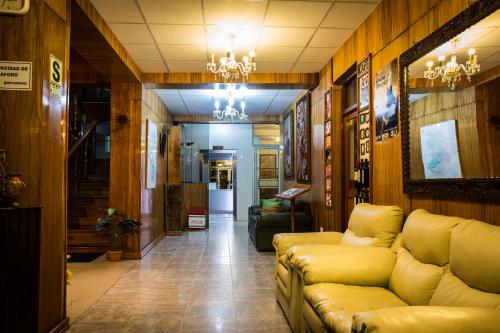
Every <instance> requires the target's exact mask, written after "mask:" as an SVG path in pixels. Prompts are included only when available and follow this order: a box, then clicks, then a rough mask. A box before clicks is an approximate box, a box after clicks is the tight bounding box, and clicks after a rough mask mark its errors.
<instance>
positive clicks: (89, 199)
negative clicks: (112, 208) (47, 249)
mask: <svg viewBox="0 0 500 333" xmlns="http://www.w3.org/2000/svg"><path fill="white" fill-rule="evenodd" d="M108 207H109V160H96V161H95V162H94V163H93V164H91V165H89V169H88V170H87V175H86V177H85V179H84V180H81V181H79V182H78V184H77V186H76V191H74V193H73V194H71V195H70V197H69V200H68V253H104V252H106V250H107V248H108V245H109V241H108V239H107V238H103V237H97V236H96V235H95V224H96V222H97V219H98V218H99V217H101V216H103V215H105V214H106V213H107V211H106V210H107V208H108Z"/></svg>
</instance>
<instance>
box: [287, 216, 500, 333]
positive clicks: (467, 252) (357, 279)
mask: <svg viewBox="0 0 500 333" xmlns="http://www.w3.org/2000/svg"><path fill="white" fill-rule="evenodd" d="M332 263H334V265H333V264H332ZM291 265H292V267H293V270H296V271H297V274H299V275H300V276H301V278H302V284H303V302H302V319H303V320H302V323H301V331H302V332H314V333H317V332H343V333H351V332H363V333H368V332H370V333H375V332H386V333H392V332H412V333H419V332H422V333H423V332H426V333H427V332H447V333H448V332H452V333H466V332H467V333H468V332H500V294H499V293H500V227H498V226H493V225H489V224H486V223H483V222H479V221H473V220H465V219H462V218H458V217H447V216H442V215H435V214H430V213H428V212H427V211H425V210H417V211H414V212H413V213H411V214H410V215H409V216H408V218H407V220H406V223H405V225H404V228H403V232H402V237H401V246H400V248H399V249H398V250H397V253H394V252H392V251H390V250H389V249H386V248H373V247H372V248H363V249H359V250H357V251H351V252H343V253H324V254H314V255H300V256H298V257H296V258H295V259H294V260H293V262H292V263H291Z"/></svg>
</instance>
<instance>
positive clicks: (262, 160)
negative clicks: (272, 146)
mask: <svg viewBox="0 0 500 333" xmlns="http://www.w3.org/2000/svg"><path fill="white" fill-rule="evenodd" d="M259 173H260V179H275V178H277V167H276V155H274V154H262V155H260V156H259Z"/></svg>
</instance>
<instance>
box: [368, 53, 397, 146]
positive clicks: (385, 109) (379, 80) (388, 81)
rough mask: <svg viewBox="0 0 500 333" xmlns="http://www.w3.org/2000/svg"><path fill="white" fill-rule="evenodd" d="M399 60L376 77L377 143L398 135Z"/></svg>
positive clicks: (395, 60) (383, 69)
mask: <svg viewBox="0 0 500 333" xmlns="http://www.w3.org/2000/svg"><path fill="white" fill-rule="evenodd" d="M398 78H399V76H398V60H397V59H394V60H393V61H391V63H390V64H388V65H387V66H385V67H384V68H382V69H381V70H380V71H379V72H378V73H377V74H376V75H375V96H374V105H375V127H376V139H377V141H382V140H387V139H389V138H392V137H394V136H396V135H397V134H398V118H399V104H398V96H399V84H398Z"/></svg>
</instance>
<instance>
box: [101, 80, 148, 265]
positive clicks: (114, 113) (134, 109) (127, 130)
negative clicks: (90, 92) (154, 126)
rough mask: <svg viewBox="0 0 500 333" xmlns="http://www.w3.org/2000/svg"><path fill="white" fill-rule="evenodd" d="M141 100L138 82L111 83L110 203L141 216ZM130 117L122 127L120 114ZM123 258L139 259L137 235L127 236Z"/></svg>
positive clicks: (131, 215)
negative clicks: (119, 122) (119, 119)
mask: <svg viewBox="0 0 500 333" xmlns="http://www.w3.org/2000/svg"><path fill="white" fill-rule="evenodd" d="M141 99H142V85H141V84H140V83H138V82H128V81H124V82H122V81H113V82H111V153H110V179H109V205H110V207H113V208H115V209H117V210H119V211H121V212H124V213H125V214H127V215H128V216H130V217H133V218H137V219H139V218H140V217H141V149H142V147H141V126H142V116H141ZM121 114H122V115H127V116H128V118H129V121H128V123H127V124H126V125H125V126H123V127H122V126H120V125H119V124H118V123H117V120H116V119H117V117H118V116H119V115H121ZM124 256H125V257H128V258H130V257H132V258H140V246H139V237H129V239H128V241H127V245H126V251H125V253H124Z"/></svg>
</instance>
